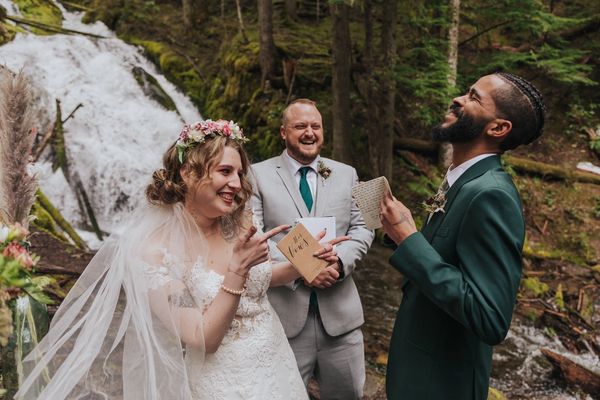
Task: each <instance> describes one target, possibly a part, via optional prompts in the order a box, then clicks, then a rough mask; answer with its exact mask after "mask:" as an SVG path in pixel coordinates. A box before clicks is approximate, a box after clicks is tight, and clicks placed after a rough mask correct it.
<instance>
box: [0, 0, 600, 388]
mask: <svg viewBox="0 0 600 400" xmlns="http://www.w3.org/2000/svg"><path fill="white" fill-rule="evenodd" d="M15 3H16V4H18V5H19V7H20V10H21V12H22V13H23V15H24V16H25V17H27V18H29V19H32V20H36V21H39V22H41V23H44V24H50V25H58V26H60V12H59V13H58V17H57V14H56V10H55V8H56V7H55V6H53V4H52V2H48V1H43V0H20V1H15ZM60 3H61V4H62V5H63V6H64V7H66V8H67V9H70V10H77V11H83V12H85V17H84V18H85V20H86V21H89V22H93V21H96V20H101V21H102V22H104V23H105V24H106V25H107V26H108V27H109V28H110V29H112V30H114V31H115V32H116V33H117V34H118V35H119V37H120V38H122V39H123V40H125V41H126V42H129V43H132V44H136V45H139V46H141V47H142V48H143V49H144V51H145V53H146V54H147V56H148V57H149V58H150V59H151V60H153V62H154V63H155V64H156V65H157V67H158V68H159V69H160V70H161V71H162V72H163V73H164V74H165V75H166V76H167V77H168V78H169V79H170V80H171V81H172V82H173V83H175V84H176V85H177V86H178V87H179V88H180V90H181V91H182V92H184V93H185V94H187V95H188V96H189V97H190V98H191V99H192V101H193V102H194V104H195V105H196V106H197V108H198V109H199V110H200V112H201V114H202V115H203V117H205V118H213V119H216V118H225V119H233V120H235V121H237V122H239V124H240V125H241V126H242V127H244V129H245V131H246V133H247V134H248V135H249V136H250V137H251V138H252V141H251V142H250V143H249V145H248V150H249V152H250V154H251V157H252V159H253V160H254V161H259V160H263V159H266V158H268V157H271V156H273V155H276V154H278V153H280V152H281V150H282V149H283V144H282V142H281V140H280V138H279V136H278V131H279V126H280V114H281V111H282V109H283V108H284V107H285V105H286V104H287V103H288V102H289V101H291V100H293V99H294V98H298V97H307V98H311V99H313V100H315V101H316V102H317V104H318V106H319V109H320V110H321V112H322V114H323V119H324V124H325V148H324V151H323V154H324V155H326V156H330V157H332V158H334V159H337V160H340V161H344V162H347V163H350V164H352V165H353V166H355V167H356V168H357V170H358V172H359V176H360V177H361V179H362V180H367V179H369V178H372V177H376V176H380V175H385V176H387V178H388V180H389V181H390V183H391V186H392V188H393V191H394V193H395V194H396V196H397V197H398V198H400V199H401V200H402V201H403V202H404V203H405V204H406V205H407V206H408V207H409V208H410V209H411V210H413V214H414V216H415V219H416V220H417V223H418V224H421V223H422V222H423V219H424V217H425V212H424V209H423V208H422V206H421V203H422V201H423V200H424V199H425V198H427V197H429V196H430V195H432V194H433V193H434V192H435V190H436V189H437V187H438V185H439V183H440V181H441V178H442V177H443V175H444V174H445V171H446V167H447V165H448V163H449V153H448V152H449V150H450V149H449V147H448V146H444V145H442V146H438V145H437V144H434V143H432V142H430V141H429V132H430V130H431V128H432V127H433V126H434V125H436V124H438V123H439V122H440V121H441V120H442V116H443V115H444V114H445V111H446V108H447V107H448V105H449V104H450V103H451V99H452V98H453V97H454V96H456V95H459V94H461V93H464V92H465V91H466V90H467V88H468V87H469V85H471V84H472V83H474V82H475V81H476V80H477V79H478V78H479V77H480V76H482V75H485V74H489V73H493V72H496V71H506V72H512V73H516V74H518V75H521V76H523V77H525V78H526V79H528V80H530V81H532V82H533V83H534V84H535V85H536V86H537V87H538V88H539V89H540V90H541V91H542V93H543V95H544V98H545V101H546V105H547V107H548V118H547V122H546V128H545V134H544V136H543V137H542V138H541V140H539V141H538V142H536V143H535V144H533V145H531V146H528V147H525V148H522V149H518V150H516V151H513V152H511V153H510V154H508V155H506V156H505V157H504V162H505V166H506V168H507V169H508V170H509V172H510V173H511V174H512V175H513V177H514V180H515V183H516V184H517V186H518V188H519V190H520V192H521V196H522V198H523V204H524V209H525V215H526V222H527V242H526V246H525V259H524V280H523V285H522V288H521V292H520V295H519V302H518V305H517V317H516V318H518V319H520V321H522V322H521V323H523V324H530V325H533V326H537V327H539V328H541V329H543V330H544V332H545V334H547V335H548V336H551V337H558V338H559V339H560V340H561V342H562V343H563V344H564V345H565V347H566V348H567V349H569V350H570V351H572V352H573V353H580V352H591V353H595V354H596V356H598V355H600V336H599V328H600V315H599V314H600V313H599V311H600V177H599V176H598V175H594V174H590V173H585V172H578V170H577V169H576V166H577V164H578V163H579V162H582V161H587V162H592V163H595V164H596V165H597V164H599V162H600V91H599V90H598V88H599V85H598V84H599V83H600V69H599V62H600V61H599V60H600V2H597V1H594V0H574V1H559V0H550V1H539V0H521V1H513V0H470V1H465V0H463V1H460V0H448V1H441V0H438V1H418V0H417V1H395V0H355V1H327V0H275V1H272V0H257V1H250V0H183V1H179V0H178V1H176V0H156V1H142V0H71V1H60ZM2 19H3V16H2V15H0V20H2ZM14 34H15V30H14V28H13V27H12V26H11V25H8V24H3V25H2V29H1V30H0V36H1V38H0V44H1V43H3V42H7V41H10V40H11V38H12V37H13V36H14ZM165 107H169V105H168V104H165ZM34 226H35V222H34ZM34 245H35V243H34ZM53 249H54V250H53V251H54V252H56V248H53ZM386 251H387V250H386V249H383V248H382V247H381V246H379V245H378V244H375V246H374V248H373V249H372V251H371V252H370V254H369V257H368V258H367V259H366V260H365V262H364V263H363V264H364V268H363V269H362V270H357V275H358V276H357V277H358V279H359V283H360V280H362V281H363V282H364V286H363V287H362V288H361V289H360V290H361V295H362V296H363V301H364V303H365V308H366V311H367V315H366V318H367V323H366V325H365V340H366V344H367V346H366V349H367V361H368V363H369V366H370V371H371V373H372V374H374V375H375V376H378V377H379V378H381V376H382V373H383V371H384V369H385V363H386V350H387V340H388V339H389V334H390V332H391V321H393V317H394V312H395V307H396V306H397V304H398V302H399V297H400V293H397V292H398V290H397V287H398V283H399V282H398V279H399V277H396V276H395V275H394V276H393V277H390V275H389V271H388V274H387V275H386V274H382V273H381V271H382V270H384V269H386V268H388V267H386V266H385V264H386V263H385V260H386V257H387V254H388V253H387V252H386ZM38 253H41V256H42V259H41V262H42V264H43V261H44V258H45V256H46V259H48V258H52V257H56V255H52V254H44V250H38ZM62 260H63V261H62V263H64V264H68V263H77V261H72V260H69V257H63V258H62ZM79 262H80V261H79ZM80 263H81V262H80ZM63 283H64V282H63ZM65 285H66V286H68V284H67V283H65ZM66 286H65V287H66ZM380 291H388V292H390V293H391V294H390V295H389V296H388V297H385V299H384V300H385V301H386V302H387V303H388V304H386V306H385V307H382V305H381V301H382V299H381V298H380V297H378V296H376V295H374V294H373V293H374V292H380ZM380 312H383V318H382V314H381V313H380ZM555 361H556V360H555ZM556 364H557V365H558V368H559V370H560V368H563V369H564V366H563V367H561V366H560V363H559V362H557V363H556ZM563 379H565V377H564V376H563ZM375 381H377V379H375ZM377 382H379V386H377V384H376V385H375V389H373V390H372V391H373V396H375V397H376V396H379V395H380V394H379V395H378V394H377V392H378V391H379V392H380V389H381V386H380V382H381V380H380V379H379V381H377ZM562 384H563V385H572V386H569V387H574V388H575V389H573V390H574V393H580V392H581V393H588V394H593V392H591V391H590V390H594V389H593V388H595V386H591V388H592V389H590V387H588V386H586V385H587V384H586V383H582V382H572V381H569V379H568V377H566V382H565V381H563V383H562ZM598 387H600V386H598ZM515 398H516V397H515ZM519 398H520V397H519ZM582 398H583V397H582Z"/></svg>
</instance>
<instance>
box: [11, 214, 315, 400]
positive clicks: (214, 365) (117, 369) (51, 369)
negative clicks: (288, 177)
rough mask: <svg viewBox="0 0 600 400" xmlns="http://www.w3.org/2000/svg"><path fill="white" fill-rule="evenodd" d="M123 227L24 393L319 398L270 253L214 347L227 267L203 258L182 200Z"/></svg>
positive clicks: (36, 354) (38, 355)
mask: <svg viewBox="0 0 600 400" xmlns="http://www.w3.org/2000/svg"><path fill="white" fill-rule="evenodd" d="M124 232H126V233H125V234H123V235H120V236H117V235H115V236H114V237H111V238H109V239H107V241H106V242H105V244H104V245H103V246H102V248H101V249H100V250H99V251H98V252H97V253H96V255H95V257H94V259H93V260H92V261H91V262H90V264H89V265H88V266H87V267H86V269H85V271H84V273H83V274H82V275H81V276H80V278H79V279H78V281H77V283H76V284H75V286H74V287H73V288H72V289H71V290H70V291H69V294H68V296H67V297H66V298H65V300H64V301H63V302H62V304H61V306H60V308H59V309H58V311H57V312H56V314H55V316H54V318H53V319H52V325H51V327H50V330H49V332H48V334H47V335H46V336H45V337H44V339H43V340H42V341H41V342H40V344H39V345H38V346H37V347H36V348H35V349H34V350H32V351H31V353H30V354H29V355H28V356H27V357H26V359H25V362H24V364H23V371H24V374H23V375H22V381H21V382H22V383H21V385H20V390H19V392H18V393H17V394H16V396H15V398H16V399H19V400H29V399H36V400H62V399H89V398H94V399H95V398H103V399H114V400H138V399H144V400H209V399H210V400H219V399H227V400H235V399H244V400H269V399H272V400H299V399H303V400H304V399H307V398H308V395H307V393H306V390H305V388H304V384H303V382H302V379H301V377H300V373H299V372H298V369H297V366H296V360H295V358H294V354H293V352H292V350H291V348H290V346H289V344H288V342H287V339H286V337H285V334H284V331H283V328H282V326H281V323H280V321H279V318H278V317H277V315H276V314H275V311H274V310H273V308H272V307H271V305H270V304H269V301H268V299H267V295H266V292H267V288H268V287H269V283H270V281H271V273H272V270H271V264H270V263H263V264H261V265H257V266H255V267H253V268H252V269H251V271H250V274H249V277H248V279H247V282H246V292H245V293H244V294H243V295H242V296H241V299H240V303H239V305H238V309H237V311H236V315H235V318H234V320H233V321H232V324H231V327H230V328H229V330H228V332H227V333H226V335H225V337H224V338H223V341H222V343H221V345H220V347H219V348H218V349H217V351H216V352H215V353H212V354H208V353H206V352H205V351H204V332H203V326H204V324H203V311H204V309H205V308H206V307H207V306H208V305H210V303H211V302H212V301H213V300H214V298H215V297H216V295H217V293H219V290H220V286H221V283H222V281H223V276H221V275H219V274H218V273H217V272H215V271H213V270H209V269H206V268H205V267H204V265H205V263H206V258H207V257H206V255H207V254H208V252H209V251H208V250H209V249H208V246H207V242H206V240H205V237H204V236H203V233H202V231H201V230H200V229H199V228H198V226H197V225H196V223H195V221H194V220H193V218H192V217H191V216H190V214H189V213H188V212H187V211H186V210H185V208H184V207H183V206H182V205H181V204H180V203H177V204H175V205H172V206H147V207H143V208H142V209H140V210H139V211H138V212H136V213H135V214H134V215H133V216H132V217H131V219H130V222H129V224H127V226H126V227H125V229H124ZM194 260H196V261H194ZM184 342H185V343H188V344H187V345H186V344H184Z"/></svg>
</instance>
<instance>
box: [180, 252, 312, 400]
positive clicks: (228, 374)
mask: <svg viewBox="0 0 600 400" xmlns="http://www.w3.org/2000/svg"><path fill="white" fill-rule="evenodd" d="M223 278H224V277H223V276H222V275H220V274H218V273H217V272H215V271H213V270H206V269H204V268H203V266H202V265H199V263H197V264H196V265H195V266H194V267H193V268H192V269H191V270H190V273H189V274H188V276H186V277H185V278H184V279H183V280H184V282H185V284H186V286H187V287H188V289H189V290H190V293H191V295H192V297H193V298H194V300H195V302H196V304H198V305H199V306H201V307H207V306H208V305H209V304H210V303H211V302H212V301H213V299H214V298H215V296H216V295H217V293H219V290H220V286H221V284H222V283H223ZM270 281H271V264H270V263H263V264H260V265H257V266H255V267H253V268H252V269H251V270H250V274H249V276H248V279H247V281H246V292H245V293H244V294H243V295H242V297H241V299H240V303H239V306H238V309H237V312H236V316H235V319H234V320H233V322H232V324H231V327H230V328H229V330H228V331H227V333H226V334H225V337H224V338H223V341H222V342H221V346H220V347H219V349H218V350H217V351H216V352H215V353H213V354H205V355H204V356H203V358H204V359H203V360H202V361H201V362H195V361H196V357H194V351H193V350H192V351H191V352H188V353H187V354H186V365H187V367H188V377H189V380H190V388H191V391H192V396H193V398H194V400H204V399H206V400H230V399H245V400H267V399H281V400H284V399H285V400H288V399H289V400H295V399H307V398H308V397H307V394H306V389H305V388H304V383H303V382H302V378H301V377H300V373H299V372H298V366H297V365H296V359H295V358H294V353H293V352H292V349H291V348H290V346H289V344H288V341H287V338H286V337H285V333H284V332H283V327H282V326H281V322H279V318H278V317H277V314H276V313H275V311H274V310H273V307H271V304H270V303H269V300H268V298H267V294H266V293H267V289H268V288H269V282H270Z"/></svg>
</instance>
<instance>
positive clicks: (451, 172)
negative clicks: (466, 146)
mask: <svg viewBox="0 0 600 400" xmlns="http://www.w3.org/2000/svg"><path fill="white" fill-rule="evenodd" d="M495 155H496V153H485V154H480V155H478V156H476V157H473V158H471V159H470V160H467V161H465V162H464V163H462V164H460V165H459V166H458V167H453V166H452V165H451V166H450V168H448V172H446V179H447V180H448V187H452V185H454V182H456V181H457V180H458V178H460V176H461V175H462V174H464V173H465V172H466V171H467V170H468V169H469V168H471V166H473V164H475V163H476V162H478V161H480V160H483V159H484V158H488V157H491V156H495Z"/></svg>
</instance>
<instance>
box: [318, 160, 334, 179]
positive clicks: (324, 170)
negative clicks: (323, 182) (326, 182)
mask: <svg viewBox="0 0 600 400" xmlns="http://www.w3.org/2000/svg"><path fill="white" fill-rule="evenodd" d="M317 172H318V173H319V175H321V176H322V177H323V179H327V178H329V175H331V168H329V167H328V166H327V165H325V163H324V162H323V161H319V162H318V163H317Z"/></svg>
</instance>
